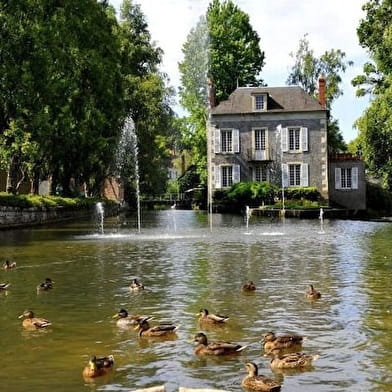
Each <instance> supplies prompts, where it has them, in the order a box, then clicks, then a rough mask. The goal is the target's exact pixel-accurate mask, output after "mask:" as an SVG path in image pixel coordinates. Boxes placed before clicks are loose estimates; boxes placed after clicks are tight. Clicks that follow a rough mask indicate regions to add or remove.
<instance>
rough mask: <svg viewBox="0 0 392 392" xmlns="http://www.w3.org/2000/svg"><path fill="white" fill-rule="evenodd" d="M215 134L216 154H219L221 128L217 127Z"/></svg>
mask: <svg viewBox="0 0 392 392" xmlns="http://www.w3.org/2000/svg"><path fill="white" fill-rule="evenodd" d="M214 136H215V154H218V153H220V152H221V132H220V129H217V128H215V131H214Z"/></svg>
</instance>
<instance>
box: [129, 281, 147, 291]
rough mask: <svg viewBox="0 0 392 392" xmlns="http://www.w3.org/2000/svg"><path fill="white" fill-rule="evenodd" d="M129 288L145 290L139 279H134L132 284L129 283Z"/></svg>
mask: <svg viewBox="0 0 392 392" xmlns="http://www.w3.org/2000/svg"><path fill="white" fill-rule="evenodd" d="M129 290H130V291H139V290H144V285H143V284H142V283H141V282H139V281H138V280H137V279H133V280H132V282H131V284H130V285H129Z"/></svg>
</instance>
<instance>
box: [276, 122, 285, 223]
mask: <svg viewBox="0 0 392 392" xmlns="http://www.w3.org/2000/svg"><path fill="white" fill-rule="evenodd" d="M276 132H277V135H279V141H280V171H281V176H280V177H281V186H282V216H283V217H284V215H285V200H284V185H285V178H284V177H285V175H284V170H283V148H282V138H283V132H282V125H281V124H279V125H278V126H277V127H276ZM276 148H278V146H276Z"/></svg>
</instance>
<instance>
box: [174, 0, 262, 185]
mask: <svg viewBox="0 0 392 392" xmlns="http://www.w3.org/2000/svg"><path fill="white" fill-rule="evenodd" d="M259 41H260V39H259V37H258V35H257V33H256V32H255V31H254V30H253V29H252V27H251V25H250V22H249V16H248V15H247V14H246V13H244V12H243V11H241V10H240V9H239V8H238V7H237V6H236V5H235V4H234V3H233V2H232V1H231V0H227V1H223V3H220V1H219V0H213V1H212V2H211V3H210V5H209V7H208V10H207V13H206V16H205V17H204V16H203V17H201V18H200V20H199V21H198V23H197V25H196V26H195V28H193V29H192V30H191V31H190V33H189V35H188V37H187V40H186V42H185V43H184V44H183V47H182V52H183V55H184V60H183V61H182V62H181V63H180V64H179V70H180V76H181V87H180V93H179V95H180V103H181V105H182V106H183V107H184V108H185V109H186V110H187V112H188V113H189V115H188V116H187V117H186V119H184V120H183V122H182V127H181V129H182V130H183V144H184V145H185V146H187V148H188V149H189V150H190V152H191V155H192V164H194V165H195V166H196V171H197V173H198V175H199V177H200V182H201V184H206V182H207V158H206V156H207V140H206V121H207V106H208V97H207V95H208V92H207V77H209V78H211V79H212V81H213V83H214V88H215V93H216V98H217V101H218V102H219V101H220V100H223V99H226V98H227V97H228V96H229V95H230V94H231V93H232V92H233V91H234V89H235V88H236V86H237V85H240V86H245V85H260V84H261V83H262V81H261V79H260V75H259V74H260V71H261V69H262V67H263V65H264V53H263V52H262V51H261V50H260V47H259Z"/></svg>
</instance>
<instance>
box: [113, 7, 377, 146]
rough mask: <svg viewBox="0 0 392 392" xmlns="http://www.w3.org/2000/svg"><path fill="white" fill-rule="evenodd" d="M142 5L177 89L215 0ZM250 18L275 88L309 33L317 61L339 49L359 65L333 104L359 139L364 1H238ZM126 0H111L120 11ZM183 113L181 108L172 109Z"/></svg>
mask: <svg viewBox="0 0 392 392" xmlns="http://www.w3.org/2000/svg"><path fill="white" fill-rule="evenodd" d="M133 1H134V2H135V3H137V4H140V6H141V9H142V11H143V13H144V15H145V16H146V20H147V23H148V28H149V31H150V33H151V37H152V41H153V42H154V43H155V44H156V46H159V47H160V48H162V49H163V51H164V55H163V64H162V66H161V70H162V71H163V72H165V73H167V74H168V76H169V79H170V85H171V86H173V87H175V88H176V89H178V86H179V84H180V75H179V71H178V63H179V62H181V61H182V59H183V55H182V50H181V49H182V46H183V44H184V42H185V41H186V39H187V36H188V34H189V32H190V30H191V29H192V28H193V27H195V26H196V24H197V22H198V20H199V18H200V16H201V15H204V14H205V13H206V10H207V7H208V5H209V3H210V0H133ZM233 1H234V3H235V4H236V5H237V6H238V7H239V8H240V9H241V10H242V11H244V12H246V13H247V14H248V15H249V17H250V23H251V25H252V27H253V29H254V30H256V31H257V33H258V34H259V37H260V46H261V49H262V50H263V51H264V53H265V65H264V67H263V69H262V73H261V76H262V78H263V80H264V82H266V83H267V85H268V86H270V87H278V86H285V85H286V80H287V77H288V75H289V73H290V69H291V67H292V66H293V64H294V60H293V58H292V57H290V53H292V52H294V53H295V52H296V51H297V49H298V46H299V41H300V39H301V38H302V37H303V36H304V35H305V34H308V36H307V39H308V41H309V46H310V48H311V49H313V51H314V55H315V56H316V57H319V56H321V55H322V54H323V53H324V52H325V51H327V50H331V49H340V50H342V51H343V52H345V53H346V60H351V61H353V62H354V65H353V66H351V67H349V68H348V69H347V70H346V72H345V74H344V75H342V79H343V82H342V85H341V87H342V89H343V90H344V94H343V96H341V97H339V98H338V99H337V100H336V101H335V103H334V104H333V106H332V115H333V117H334V118H336V119H338V120H339V125H340V129H341V131H342V134H343V137H344V139H345V141H346V142H349V141H351V140H352V139H354V138H355V137H356V136H357V130H356V129H354V128H353V124H354V122H355V120H356V119H357V118H358V117H360V116H361V114H362V112H363V111H364V109H365V108H366V107H367V106H368V105H369V98H367V97H365V98H357V97H356V96H355V89H354V88H353V87H352V86H351V80H352V79H353V78H354V77H355V76H356V75H359V74H361V73H362V66H363V64H364V63H365V62H366V61H368V60H369V59H368V57H367V53H366V51H365V49H363V48H361V47H360V45H359V43H358V38H357V34H356V30H357V27H358V25H359V21H360V19H362V18H363V17H364V16H365V15H364V13H363V11H362V8H361V7H362V5H363V4H364V3H365V0H328V1H326V0H323V1H321V0H233ZM121 2H122V0H110V3H111V4H112V5H113V6H114V7H115V8H116V9H117V10H119V6H120V4H121ZM173 109H174V110H175V111H176V112H177V113H178V114H179V115H182V114H183V112H182V111H181V108H180V106H179V105H177V107H175V108H173Z"/></svg>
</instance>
